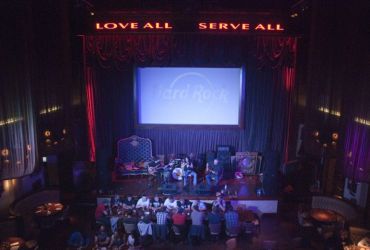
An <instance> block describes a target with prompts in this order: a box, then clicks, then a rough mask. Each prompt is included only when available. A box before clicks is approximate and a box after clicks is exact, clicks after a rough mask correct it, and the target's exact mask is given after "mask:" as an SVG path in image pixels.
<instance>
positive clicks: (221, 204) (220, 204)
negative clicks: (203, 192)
mask: <svg viewBox="0 0 370 250" xmlns="http://www.w3.org/2000/svg"><path fill="white" fill-rule="evenodd" d="M213 208H216V209H218V210H220V211H222V212H223V213H224V212H225V211H226V204H225V200H224V199H223V197H222V194H221V193H220V192H217V193H216V200H214V201H213V203H212V209H213Z"/></svg>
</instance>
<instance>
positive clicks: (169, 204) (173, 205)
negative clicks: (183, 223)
mask: <svg viewBox="0 0 370 250" xmlns="http://www.w3.org/2000/svg"><path fill="white" fill-rule="evenodd" d="M163 205H164V206H165V207H166V208H167V210H169V211H170V210H174V209H177V201H176V200H175V199H174V198H173V196H172V195H170V196H168V198H167V199H166V200H165V201H164V204H163Z"/></svg>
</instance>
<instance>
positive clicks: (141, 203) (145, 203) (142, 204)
mask: <svg viewBox="0 0 370 250" xmlns="http://www.w3.org/2000/svg"><path fill="white" fill-rule="evenodd" d="M149 206H150V200H149V199H148V197H147V196H146V195H145V194H144V195H142V197H141V198H140V199H139V200H138V201H137V203H136V208H143V209H149Z"/></svg>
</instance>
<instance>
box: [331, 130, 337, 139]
mask: <svg viewBox="0 0 370 250" xmlns="http://www.w3.org/2000/svg"><path fill="white" fill-rule="evenodd" d="M331 138H332V139H333V141H336V140H338V138H339V134H338V133H337V132H334V133H332V134H331Z"/></svg>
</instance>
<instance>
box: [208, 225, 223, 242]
mask: <svg viewBox="0 0 370 250" xmlns="http://www.w3.org/2000/svg"><path fill="white" fill-rule="evenodd" d="M208 228H209V234H210V235H211V238H213V239H215V240H218V237H219V235H220V233H221V224H209V225H208Z"/></svg>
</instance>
